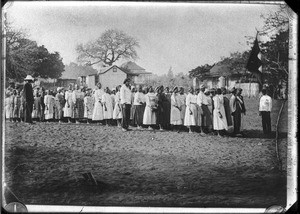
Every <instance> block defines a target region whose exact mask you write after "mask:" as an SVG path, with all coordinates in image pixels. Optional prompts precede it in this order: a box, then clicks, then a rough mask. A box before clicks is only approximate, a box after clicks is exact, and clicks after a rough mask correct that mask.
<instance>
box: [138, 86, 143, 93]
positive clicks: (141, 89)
mask: <svg viewBox="0 0 300 214" xmlns="http://www.w3.org/2000/svg"><path fill="white" fill-rule="evenodd" d="M138 92H140V93H142V92H143V87H142V86H141V85H140V86H139V87H138Z"/></svg>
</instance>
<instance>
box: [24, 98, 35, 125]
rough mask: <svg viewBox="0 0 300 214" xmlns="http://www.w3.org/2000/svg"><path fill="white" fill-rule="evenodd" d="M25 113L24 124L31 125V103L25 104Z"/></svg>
mask: <svg viewBox="0 0 300 214" xmlns="http://www.w3.org/2000/svg"><path fill="white" fill-rule="evenodd" d="M24 106H25V112H24V122H26V123H32V117H31V114H32V109H33V103H32V102H25V105H24Z"/></svg>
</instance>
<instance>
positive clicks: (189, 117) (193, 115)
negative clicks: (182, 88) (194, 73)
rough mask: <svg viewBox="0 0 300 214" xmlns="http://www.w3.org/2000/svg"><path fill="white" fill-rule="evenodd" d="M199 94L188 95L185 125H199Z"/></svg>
mask: <svg viewBox="0 0 300 214" xmlns="http://www.w3.org/2000/svg"><path fill="white" fill-rule="evenodd" d="M196 103H197V95H194V94H191V93H189V94H188V95H187V96H186V110H185V116H184V125H185V126H196V125H197V115H198V112H197V106H196V105H197V104H196Z"/></svg>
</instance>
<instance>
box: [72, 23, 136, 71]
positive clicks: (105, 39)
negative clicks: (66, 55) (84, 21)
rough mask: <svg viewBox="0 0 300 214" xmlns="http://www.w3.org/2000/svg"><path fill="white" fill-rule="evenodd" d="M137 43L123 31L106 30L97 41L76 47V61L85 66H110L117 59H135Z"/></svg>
mask: <svg viewBox="0 0 300 214" xmlns="http://www.w3.org/2000/svg"><path fill="white" fill-rule="evenodd" d="M137 47H139V42H138V41H137V40H136V39H135V38H133V37H131V36H128V35H127V34H125V33H124V32H123V31H120V30H116V29H110V30H106V31H105V32H104V33H103V34H102V35H101V36H100V37H99V38H98V39H97V40H95V41H91V42H88V43H86V44H79V45H77V47H76V51H77V53H78V61H79V62H80V63H84V64H86V65H94V64H98V63H100V64H102V65H103V66H107V65H108V66H111V65H113V63H114V62H116V61H117V60H119V59H136V58H137V52H136V48H137Z"/></svg>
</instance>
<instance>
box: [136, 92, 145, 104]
mask: <svg viewBox="0 0 300 214" xmlns="http://www.w3.org/2000/svg"><path fill="white" fill-rule="evenodd" d="M140 102H145V95H144V94H143V93H142V92H136V93H135V94H134V99H133V105H137V106H138V105H142V104H141V103H140Z"/></svg>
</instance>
